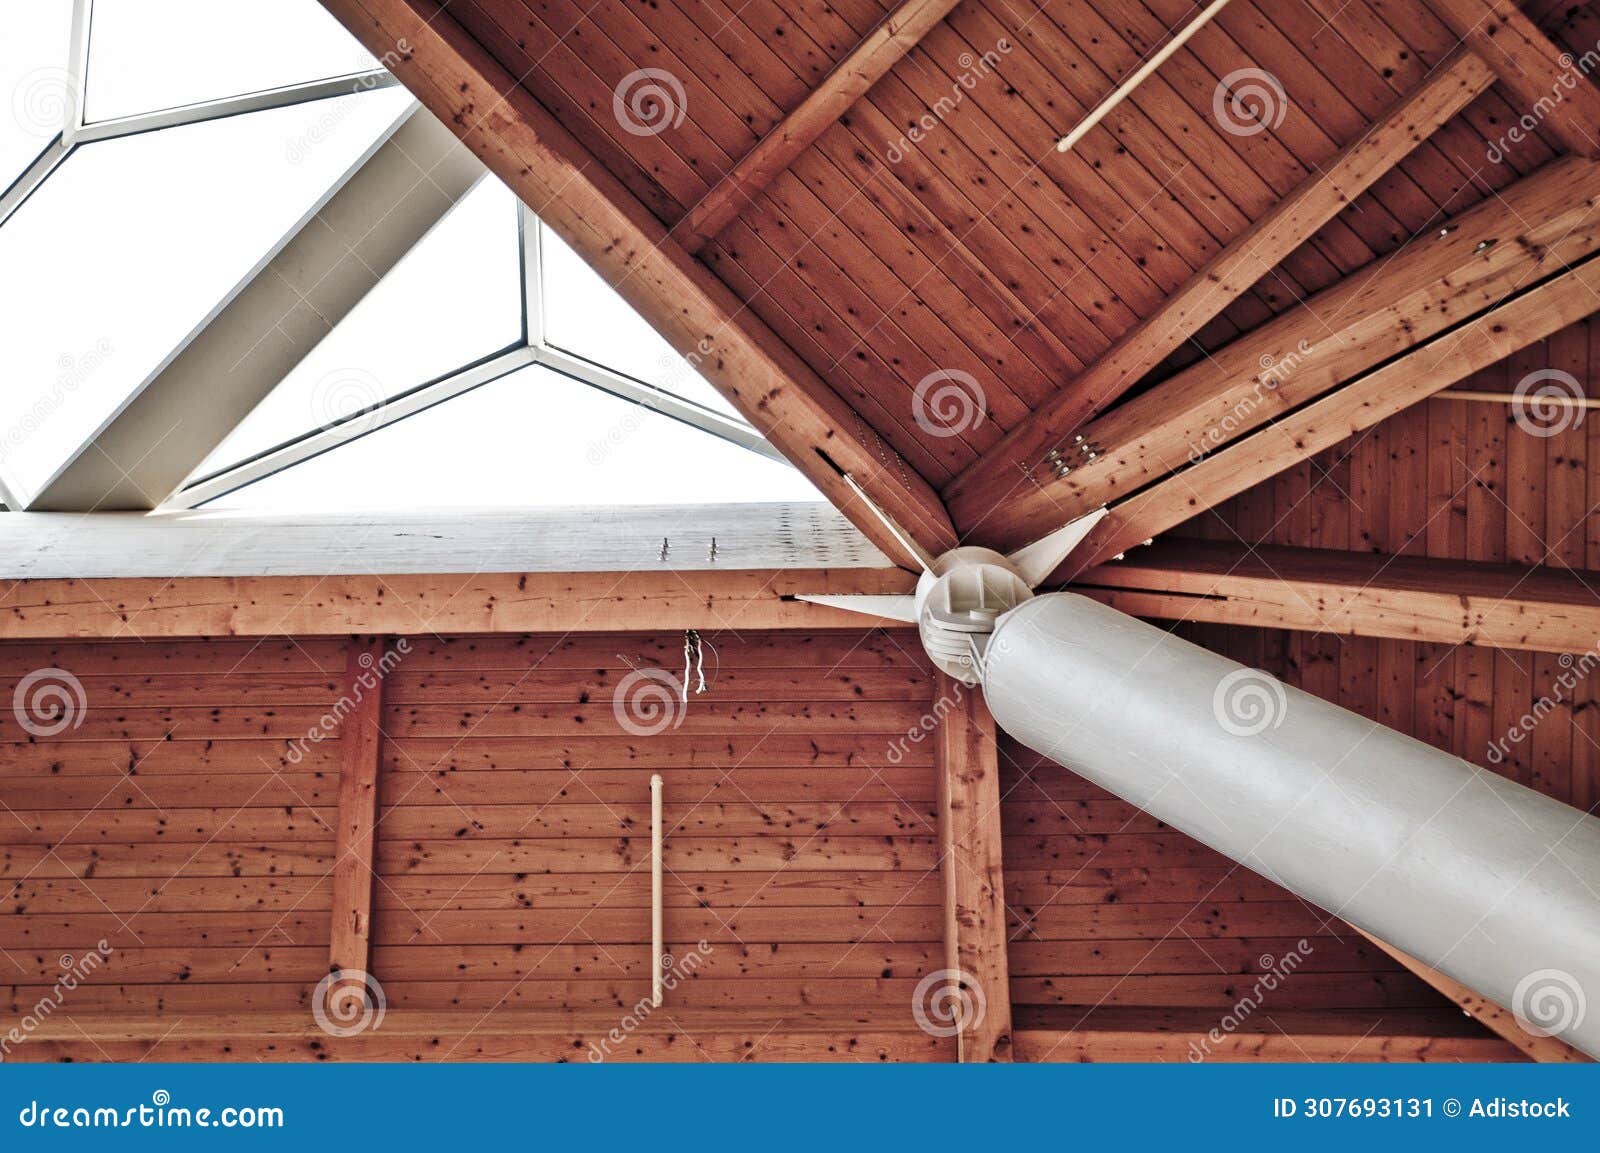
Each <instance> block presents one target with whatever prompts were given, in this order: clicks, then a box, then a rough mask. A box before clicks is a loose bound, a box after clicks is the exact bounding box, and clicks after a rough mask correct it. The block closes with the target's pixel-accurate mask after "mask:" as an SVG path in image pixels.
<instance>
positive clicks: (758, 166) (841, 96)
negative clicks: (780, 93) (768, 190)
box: [673, 0, 959, 252]
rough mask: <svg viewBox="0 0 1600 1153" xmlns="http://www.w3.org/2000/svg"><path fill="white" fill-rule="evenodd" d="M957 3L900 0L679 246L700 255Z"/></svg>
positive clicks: (682, 232)
mask: <svg viewBox="0 0 1600 1153" xmlns="http://www.w3.org/2000/svg"><path fill="white" fill-rule="evenodd" d="M958 2H959V0H902V2H901V4H900V5H899V6H898V7H897V8H896V9H895V10H894V11H893V12H890V13H889V14H888V15H887V16H885V17H884V18H883V20H882V21H881V22H880V23H879V24H878V26H877V27H875V28H874V29H873V30H872V31H871V32H868V33H867V34H866V35H865V36H864V37H862V38H861V43H859V44H857V45H856V46H855V48H854V49H852V50H851V52H850V54H849V55H848V56H846V57H845V58H844V59H843V60H841V61H840V62H839V64H838V65H837V66H836V67H835V68H834V69H833V71H831V72H829V73H828V75H827V76H826V77H825V78H824V79H823V81H822V83H821V84H819V85H817V87H816V88H815V89H813V90H812V91H811V93H810V94H809V95H808V96H807V97H806V98H805V99H804V100H802V101H801V102H800V104H799V105H798V106H796V107H795V109H794V110H793V111H792V112H790V113H788V114H787V115H786V116H784V118H783V120H782V121H780V122H779V123H778V124H777V125H775V126H774V127H773V129H772V131H770V132H768V133H767V134H766V135H765V136H763V137H762V138H761V139H760V140H759V141H758V142H757V143H756V146H755V147H754V148H752V149H751V150H750V151H749V152H748V153H746V154H745V156H744V157H743V158H742V159H741V160H740V161H739V162H738V163H737V164H736V165H734V167H733V169H732V171H730V172H729V173H728V174H727V175H725V176H724V177H723V178H722V179H721V180H719V181H718V182H717V183H716V184H715V185H713V186H712V187H711V188H710V189H709V190H707V192H706V194H705V195H704V196H703V197H701V198H700V201H699V203H697V204H696V205H694V207H692V208H690V209H689V211H688V212H686V213H685V214H684V217H683V220H682V221H681V222H680V223H679V224H678V225H677V227H676V228H674V229H673V234H674V235H675V236H676V237H677V238H678V242H679V243H680V244H682V245H683V246H684V248H686V249H687V250H688V251H690V252H699V251H700V249H702V248H704V247H705V245H706V244H707V242H708V241H710V240H711V238H712V237H714V236H716V235H717V234H718V233H719V232H721V231H722V230H723V229H724V228H726V227H727V226H728V225H729V224H730V223H731V222H732V221H733V218H734V217H735V216H737V215H738V214H739V210H740V209H741V208H743V207H744V206H745V204H747V203H749V202H750V201H751V200H753V199H755V197H756V195H757V194H758V193H759V192H760V191H761V190H762V189H763V188H765V187H766V186H767V185H768V184H770V183H771V182H772V180H773V178H774V177H776V176H777V175H778V174H779V173H780V172H782V171H783V170H784V169H786V168H788V167H789V165H791V164H793V163H794V160H795V157H797V156H799V155H800V154H801V153H802V152H804V151H805V150H806V149H807V148H809V147H810V146H811V144H812V143H813V142H814V141H815V140H816V139H817V137H819V136H821V135H822V134H823V133H824V132H826V131H827V130H828V129H829V128H830V127H832V126H833V125H834V124H835V123H837V122H838V120H839V118H840V117H841V116H843V115H844V114H845V113H846V112H848V111H849V110H850V109H851V107H853V106H854V105H855V103H856V101H857V100H859V99H861V97H862V96H863V95H865V93H866V91H867V89H869V88H871V87H872V86H873V85H874V84H876V83H877V82H878V81H879V80H881V79H883V77H884V75H885V74H886V73H887V72H888V71H889V69H891V68H893V67H894V66H895V64H897V63H898V62H899V61H900V59H901V58H902V57H904V56H905V54H906V53H907V52H910V51H911V50H912V49H913V48H915V47H916V46H917V44H918V43H920V42H921V40H922V38H923V37H924V36H925V35H927V33H928V30H929V29H930V28H932V27H933V26H934V25H935V24H937V23H939V21H941V20H943V19H944V18H945V17H946V16H947V15H949V13H950V10H951V9H952V8H954V7H955V6H956V4H957V3H958Z"/></svg>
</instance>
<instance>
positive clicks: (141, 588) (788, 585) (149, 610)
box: [0, 568, 916, 639]
mask: <svg viewBox="0 0 1600 1153" xmlns="http://www.w3.org/2000/svg"><path fill="white" fill-rule="evenodd" d="M915 584H916V578H915V577H913V576H911V575H910V574H909V573H906V572H904V571H902V570H900V569H896V568H882V569H780V570H748V571H741V570H736V569H724V570H718V571H709V572H707V571H702V572H635V573H616V572H610V573H605V572H597V573H480V574H477V575H472V574H463V573H444V574H429V575H420V576H405V575H397V576H329V577H319V576H304V577H289V576H279V577H178V578H175V579H163V578H154V577H151V578H126V579H114V578H113V579H104V580H67V579H63V580H23V581H16V582H13V583H12V584H10V585H8V586H7V587H6V588H5V589H4V590H3V591H0V639H16V638H26V637H36V638H37V637H84V638H87V637H126V638H144V639H149V638H152V637H197V636H205V637H222V636H243V637H262V636H282V635H290V636H295V635H304V636H330V635H334V636H337V635H346V634H350V633H369V632H385V633H417V632H438V633H515V632H615V631H618V630H627V629H650V630H657V629H689V628H695V629H719V628H736V629H789V628H794V629H819V628H858V627H860V626H861V625H863V624H870V623H871V621H870V618H867V617H863V616H860V615H859V614H857V613H854V612H850V611H847V610H845V609H832V608H825V607H823V606H822V605H816V604H811V603H809V602H806V601H801V600H797V599H795V598H796V597H798V596H800V595H802V594H805V593H907V592H910V591H911V590H912V588H913V587H914V586H915ZM885 623H893V622H885Z"/></svg>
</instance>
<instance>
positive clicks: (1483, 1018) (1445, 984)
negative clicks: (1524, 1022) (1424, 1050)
mask: <svg viewBox="0 0 1600 1153" xmlns="http://www.w3.org/2000/svg"><path fill="white" fill-rule="evenodd" d="M1351 928H1353V929H1355V930H1356V932H1358V933H1360V934H1361V935H1362V936H1363V937H1365V938H1366V939H1367V940H1369V941H1371V942H1372V943H1373V944H1374V945H1376V946H1377V947H1378V948H1380V949H1382V950H1383V951H1384V952H1385V953H1387V954H1389V956H1391V957H1393V958H1394V959H1395V960H1396V961H1399V962H1400V963H1401V964H1402V965H1404V966H1405V967H1406V968H1407V969H1409V970H1411V972H1412V973H1414V974H1416V975H1417V976H1418V977H1419V978H1421V979H1422V980H1423V981H1425V982H1426V983H1428V984H1429V985H1432V986H1433V987H1434V988H1435V989H1437V990H1439V992H1441V993H1443V994H1444V995H1445V996H1446V997H1448V998H1449V999H1450V1000H1452V1001H1454V1002H1455V1003H1456V1004H1457V1005H1460V1006H1461V1011H1462V1012H1464V1013H1465V1014H1466V1015H1467V1016H1469V1017H1471V1018H1472V1019H1473V1020H1475V1021H1477V1022H1478V1023H1479V1024H1481V1025H1483V1027H1484V1028H1486V1029H1488V1030H1489V1031H1490V1032H1491V1033H1493V1034H1495V1035H1496V1036H1498V1037H1501V1038H1504V1039H1505V1040H1506V1041H1509V1042H1510V1043H1511V1044H1513V1045H1515V1046H1516V1047H1517V1048H1518V1049H1520V1050H1521V1051H1522V1052H1523V1053H1525V1054H1527V1056H1529V1057H1531V1058H1532V1059H1533V1060H1535V1061H1551V1062H1561V1061H1571V1062H1574V1063H1587V1062H1588V1061H1589V1060H1590V1058H1589V1057H1587V1056H1586V1055H1584V1054H1583V1053H1581V1052H1579V1051H1578V1050H1577V1049H1574V1048H1573V1047H1572V1046H1571V1045H1568V1044H1567V1043H1566V1042H1565V1041H1563V1040H1562V1039H1561V1038H1559V1037H1549V1036H1545V1037H1540V1036H1536V1035H1535V1034H1533V1033H1530V1032H1528V1031H1527V1030H1526V1029H1524V1028H1523V1027H1522V1026H1521V1025H1519V1024H1517V1019H1516V1017H1515V1015H1513V1014H1512V1013H1509V1012H1507V1011H1506V1010H1505V1009H1503V1008H1501V1007H1500V1006H1499V1005H1496V1004H1495V1003H1494V1002H1493V1001H1490V1000H1488V999H1486V998H1484V997H1480V996H1479V995H1478V994H1477V993H1474V992H1473V991H1472V990H1471V989H1469V988H1467V987H1466V986H1465V985H1463V984H1462V983H1461V982H1460V981H1457V980H1454V979H1453V978H1450V977H1446V976H1445V975H1444V974H1443V973H1441V972H1439V970H1437V969H1434V968H1431V967H1430V966H1428V965H1425V964H1423V963H1422V962H1421V961H1419V960H1417V959H1416V958H1415V957H1413V956H1411V954H1409V953H1402V952H1401V951H1400V950H1399V949H1396V948H1395V947H1394V946H1393V945H1390V944H1387V943H1385V942H1383V941H1380V940H1378V938H1376V937H1374V936H1373V935H1372V934H1371V933H1368V932H1366V931H1364V930H1362V929H1359V928H1356V927H1355V926H1354V925H1352V926H1351Z"/></svg>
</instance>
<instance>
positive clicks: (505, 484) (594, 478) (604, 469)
mask: <svg viewBox="0 0 1600 1153" xmlns="http://www.w3.org/2000/svg"><path fill="white" fill-rule="evenodd" d="M816 499H818V497H817V492H816V490H815V489H814V488H812V487H811V484H810V482H808V481H807V480H806V479H805V478H804V477H803V476H801V474H800V473H799V472H798V471H797V470H795V469H793V468H791V467H789V465H787V464H782V463H779V462H777V461H773V460H767V459H764V458H762V457H759V456H757V455H755V454H753V453H751V452H749V451H747V450H745V449H743V448H739V447H738V446H736V445H732V444H729V443H728V442H727V441H724V440H721V439H719V438H717V437H714V436H707V435H706V434H705V433H703V432H700V431H699V430H698V429H695V428H692V427H690V426H689V425H686V424H684V423H682V422H680V421H677V420H673V419H671V418H670V417H666V416H662V415H661V414H659V413H656V412H652V411H651V410H650V409H648V408H645V407H644V406H642V405H638V404H631V403H628V402H626V401H621V400H618V399H616V398H614V397H611V396H607V395H606V394H605V393H603V392H601V391H599V390H598V389H595V388H590V387H588V386H586V385H582V384H578V383H576V382H574V381H572V380H569V379H567V378H566V377H563V376H561V375H560V374H559V373H557V372H555V371H553V370H551V369H548V368H545V367H544V366H543V365H535V366H533V367H531V368H527V369H524V370H522V371H521V372H518V373H515V374H513V375H511V376H507V377H504V378H502V379H500V380H497V381H494V382H493V383H491V384H487V385H484V386H483V387H482V388H479V389H476V390H475V391H473V392H469V393H467V394H465V395H463V396H458V397H455V398H453V399H451V400H447V401H445V402H444V403H442V404H439V405H436V406H434V407H433V408H429V409H427V410H425V411H423V412H421V413H419V414H417V415H415V416H412V417H409V418H408V419H405V420H401V421H397V422H395V423H394V424H390V425H388V426H386V427H383V428H381V429H379V430H377V431H375V432H372V433H369V434H367V435H365V436H362V437H360V438H359V439H357V440H353V441H351V442H350V443H348V444H345V445H343V446H341V447H339V448H336V449H333V450H332V451H331V452H327V453H324V454H323V455H321V456H317V457H313V458H312V459H310V460H308V461H306V462H305V463H303V464H299V465H295V466H294V467H292V468H288V469H285V470H283V471H281V472H278V473H274V474H273V475H271V476H269V477H267V478H265V479H263V480H260V481H257V482H256V483H254V484H251V485H248V486H246V487H245V488H241V489H237V490H235V491H233V492H230V493H227V494H226V495H224V496H222V497H219V498H218V499H217V500H215V501H214V502H212V503H211V504H209V505H208V506H207V507H208V508H225V509H256V510H283V509H295V508H299V509H315V510H316V511H318V512H343V511H350V510H366V509H411V508H428V507H436V506H462V507H465V506H480V507H496V506H499V507H519V506H551V505H554V506H560V505H570V504H578V503H583V504H619V505H648V504H720V503H725V502H729V501H738V502H758V501H806V500H816Z"/></svg>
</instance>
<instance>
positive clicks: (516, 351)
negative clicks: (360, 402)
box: [161, 345, 535, 510]
mask: <svg viewBox="0 0 1600 1153" xmlns="http://www.w3.org/2000/svg"><path fill="white" fill-rule="evenodd" d="M534 360H535V358H534V353H533V350H532V349H530V348H527V347H525V346H522V345H518V346H516V347H513V348H509V349H507V350H506V351H505V352H502V353H500V354H499V355H497V356H492V357H490V358H489V359H488V360H486V361H483V362H482V363H481V364H476V365H473V366H472V367H471V368H466V369H462V370H461V371H460V372H456V373H452V374H451V375H450V376H446V377H443V378H442V379H440V380H436V381H434V382H433V383H431V384H425V385H423V386H421V387H420V388H417V389H414V390H412V391H411V392H409V393H404V394H402V395H401V396H398V397H395V398H394V399H392V400H389V401H386V402H384V403H383V404H381V405H379V406H378V407H377V408H375V409H372V410H370V411H368V412H362V413H356V414H354V415H353V416H349V417H346V418H345V419H344V420H341V421H339V422H338V423H336V424H333V425H330V426H329V427H327V428H325V429H321V430H319V431H317V432H314V433H312V434H310V435H309V436H305V437H302V438H301V439H299V440H295V441H290V442H289V443H287V444H283V445H280V446H278V447H277V448H275V449H271V450H269V451H268V452H266V453H264V454H262V455H261V456H258V457H256V458H254V459H252V460H248V461H246V462H244V463H243V464H241V465H239V466H237V467H235V468H230V469H228V470H226V471H224V472H220V473H216V474H214V475H212V476H209V477H206V478H204V479H203V480H199V481H196V482H195V483H194V484H191V485H188V486H186V487H184V488H181V489H179V490H178V491H177V492H176V493H174V494H173V495H172V497H171V498H169V499H168V500H167V501H165V502H164V503H163V504H162V505H161V509H162V510H169V509H187V508H197V507H199V506H200V505H202V504H204V503H205V502H206V501H208V500H215V499H216V498H217V497H219V496H223V495H225V494H226V493H230V492H232V491H234V490H235V489H239V488H243V487H244V486H245V485H247V484H251V483H253V482H255V481H258V480H261V479H263V478H264V477H268V476H271V475H272V474H273V473H275V472H281V471H282V470H284V469H286V468H289V467H291V466H293V465H296V464H300V463H301V462H303V461H307V460H310V459H311V458H312V457H314V456H319V455H321V454H322V453H324V452H327V451H328V450H329V449H334V448H338V447H339V446H340V445H344V444H348V443H350V442H351V441H353V440H358V439H360V438H361V437H363V436H365V435H366V434H367V433H369V432H376V431H377V430H378V429H380V428H385V427H387V426H388V425H391V424H394V423H395V422H396V421H400V420H404V419H405V418H406V417H408V416H415V415H416V414H417V413H419V412H422V411H423V410H424V409H428V408H432V407H433V406H434V405H436V404H439V403H442V402H443V401H446V400H450V399H451V398H452V397H457V396H460V395H461V394H462V393H464V392H470V391H472V390H473V389H475V388H480V387H482V386H483V385H486V384H489V383H490V382H492V381H495V380H498V379H500V378H501V377H503V376H506V375H508V374H510V373H513V372H516V371H517V370H518V369H521V368H527V367H528V366H529V365H531V364H533V363H534Z"/></svg>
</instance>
